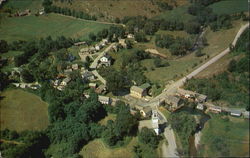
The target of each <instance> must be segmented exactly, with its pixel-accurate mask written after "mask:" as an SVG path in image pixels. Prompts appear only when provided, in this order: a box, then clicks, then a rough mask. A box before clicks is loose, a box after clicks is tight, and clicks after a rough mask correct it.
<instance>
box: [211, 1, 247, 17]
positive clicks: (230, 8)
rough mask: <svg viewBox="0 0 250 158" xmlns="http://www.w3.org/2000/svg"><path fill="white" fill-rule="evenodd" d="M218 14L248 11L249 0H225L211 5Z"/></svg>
mask: <svg viewBox="0 0 250 158" xmlns="http://www.w3.org/2000/svg"><path fill="white" fill-rule="evenodd" d="M209 7H210V8H212V9H213V12H215V13H216V14H234V13H240V12H247V11H248V1H247V0H224V1H220V2H217V3H214V4H212V5H210V6H209Z"/></svg>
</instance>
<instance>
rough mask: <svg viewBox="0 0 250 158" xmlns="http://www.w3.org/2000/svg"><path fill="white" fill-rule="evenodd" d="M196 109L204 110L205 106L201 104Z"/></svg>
mask: <svg viewBox="0 0 250 158" xmlns="http://www.w3.org/2000/svg"><path fill="white" fill-rule="evenodd" d="M196 109H198V110H204V105H203V104H201V103H199V104H198V105H197V106H196Z"/></svg>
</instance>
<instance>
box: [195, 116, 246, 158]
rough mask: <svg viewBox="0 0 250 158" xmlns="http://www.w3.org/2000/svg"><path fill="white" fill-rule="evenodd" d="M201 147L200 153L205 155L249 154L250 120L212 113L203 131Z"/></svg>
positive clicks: (238, 155)
mask: <svg viewBox="0 0 250 158" xmlns="http://www.w3.org/2000/svg"><path fill="white" fill-rule="evenodd" d="M218 139H219V140H218ZM221 140H222V141H221ZM201 147H202V148H201V153H199V154H201V155H202V156H205V157H211V156H212V157H214V156H236V157H244V156H248V155H249V122H248V121H247V120H242V119H240V118H235V117H228V116H222V117H221V116H219V115H212V118H211V119H210V120H209V121H208V122H207V123H206V124H205V127H204V129H203V131H202V137H201ZM223 152H224V153H223Z"/></svg>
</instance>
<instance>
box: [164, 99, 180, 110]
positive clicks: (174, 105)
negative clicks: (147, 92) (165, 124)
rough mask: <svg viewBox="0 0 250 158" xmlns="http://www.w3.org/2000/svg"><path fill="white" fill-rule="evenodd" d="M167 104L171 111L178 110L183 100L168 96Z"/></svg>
mask: <svg viewBox="0 0 250 158" xmlns="http://www.w3.org/2000/svg"><path fill="white" fill-rule="evenodd" d="M165 103H167V104H168V105H169V106H170V108H171V109H174V110H175V109H177V108H179V107H180V104H181V99H180V98H178V97H176V96H167V97H166V98H165Z"/></svg>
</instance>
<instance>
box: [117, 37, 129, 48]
mask: <svg viewBox="0 0 250 158" xmlns="http://www.w3.org/2000/svg"><path fill="white" fill-rule="evenodd" d="M118 43H119V44H120V45H121V46H122V47H123V48H127V44H126V41H125V39H119V42H118Z"/></svg>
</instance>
